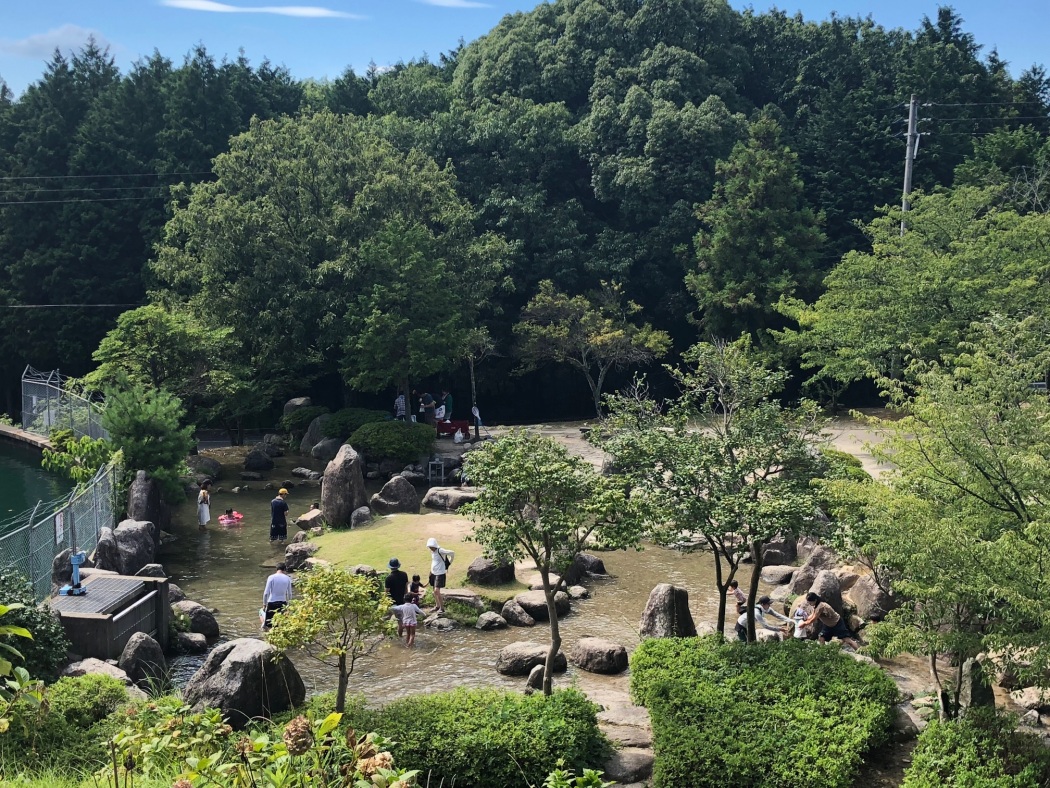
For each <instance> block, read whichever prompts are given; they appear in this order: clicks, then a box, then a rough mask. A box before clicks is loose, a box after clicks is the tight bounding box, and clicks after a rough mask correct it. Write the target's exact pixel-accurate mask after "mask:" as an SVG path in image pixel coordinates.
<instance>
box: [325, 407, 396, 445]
mask: <svg viewBox="0 0 1050 788" xmlns="http://www.w3.org/2000/svg"><path fill="white" fill-rule="evenodd" d="M389 420H390V414H389V413H387V412H386V411H382V410H369V409H368V408H343V409H342V410H337V411H336V412H335V413H333V414H332V418H331V419H329V420H328V421H326V422H325V425H324V430H322V431H323V432H324V436H325V437H326V438H338V439H339V440H341V441H345V440H346V439H347V438H349V437H350V436H351V435H353V434H354V433H355V432H357V431H358V430H359V429H361V428H362V427H363V426H365V425H366V424H377V423H379V422H381V421H389Z"/></svg>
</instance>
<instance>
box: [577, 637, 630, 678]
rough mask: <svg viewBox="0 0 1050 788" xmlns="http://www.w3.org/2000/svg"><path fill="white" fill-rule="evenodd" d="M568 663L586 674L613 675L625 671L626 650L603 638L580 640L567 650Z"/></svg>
mask: <svg viewBox="0 0 1050 788" xmlns="http://www.w3.org/2000/svg"><path fill="white" fill-rule="evenodd" d="M569 661H570V662H572V664H573V665H575V666H576V667H578V668H579V669H580V670H586V671H587V672H588V673H604V674H606V675H615V674H617V673H623V672H624V671H625V670H627V649H626V648H624V647H623V646H622V645H620V644H619V643H616V642H614V641H612V640H606V639H605V638H580V639H579V640H578V641H576V643H574V644H573V646H572V648H571V649H570V650H569Z"/></svg>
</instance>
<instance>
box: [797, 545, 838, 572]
mask: <svg viewBox="0 0 1050 788" xmlns="http://www.w3.org/2000/svg"><path fill="white" fill-rule="evenodd" d="M838 562H839V557H838V556H837V555H835V551H834V550H832V549H831V548H830V547H825V546H824V545H817V546H816V547H814V548H813V552H811V553H810V554H809V558H807V559H806V563H804V564H803V566H809V567H812V568H813V569H816V570H817V571H818V572H819V571H820V570H821V569H834V568H835V565H836V564H838Z"/></svg>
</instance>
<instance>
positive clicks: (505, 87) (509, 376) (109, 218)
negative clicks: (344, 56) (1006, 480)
mask: <svg viewBox="0 0 1050 788" xmlns="http://www.w3.org/2000/svg"><path fill="white" fill-rule="evenodd" d="M1007 65H1008V64H1006V63H1005V62H1003V61H1002V60H1001V59H1000V58H999V57H998V55H997V54H996V53H995V52H994V51H992V52H989V53H983V52H982V50H981V46H980V44H979V43H978V42H977V41H976V40H975V38H974V37H973V36H972V35H971V34H969V33H967V32H966V30H965V26H964V23H963V20H962V19H960V18H959V16H958V15H956V14H955V13H954V12H953V11H952V10H951V9H948V8H943V9H941V10H940V11H939V13H938V15H937V17H936V18H935V19H928V18H927V19H923V20H922V21H921V22H920V23H919V26H918V28H917V29H916V30H914V31H905V30H900V29H894V30H887V29H885V28H883V27H881V26H880V25H878V23H877V21H875V20H872V19H847V18H838V17H833V18H832V19H830V20H826V21H823V22H812V21H806V20H804V19H802V18H801V17H796V16H789V15H786V14H783V13H781V12H771V13H762V14H759V13H755V12H752V11H747V12H743V13H740V12H737V11H734V10H733V9H731V8H730V7H729V5H728V4H727V3H726V2H724V0H646V1H645V2H639V1H638V0H559V1H558V2H554V3H550V4H546V3H545V4H541V5H539V6H537V7H536V8H535V9H534V10H533V11H531V12H529V13H517V14H512V15H508V16H507V17H505V18H504V19H503V21H501V22H500V23H499V25H498V26H497V27H496V28H494V29H493V30H492V31H491V32H490V33H489V34H488V35H486V36H484V37H482V38H481V39H478V40H477V41H474V42H472V43H470V44H467V45H465V46H462V47H461V48H459V49H458V50H456V51H454V52H450V53H447V54H445V55H443V56H441V57H440V58H439V59H438V60H437V61H436V62H435V61H430V60H428V59H425V58H424V59H421V60H419V61H413V62H410V63H407V64H399V65H398V66H397V67H395V68H393V69H391V70H389V71H386V72H383V73H379V71H378V69H374V68H373V69H370V70H369V71H368V73H366V74H364V75H357V74H355V73H353V72H352V71H350V70H347V72H345V73H344V74H343V75H342V76H341V77H339V78H338V79H335V80H332V81H327V82H316V81H309V80H306V81H302V80H299V79H296V78H295V77H293V75H291V74H290V73H288V71H287V70H286V69H284V68H280V67H275V66H273V65H272V64H270V63H268V62H263V63H262V64H260V65H257V66H256V65H253V64H251V63H249V62H248V61H247V60H245V59H244V58H243V57H240V58H237V59H235V60H225V59H224V60H221V61H220V60H217V59H216V58H215V56H214V55H213V54H211V53H209V52H207V51H206V50H205V48H204V47H203V46H201V47H198V48H197V49H195V50H194V51H193V52H191V53H189V54H188V55H187V56H186V58H185V59H184V61H183V62H182V63H181V64H175V63H173V62H171V61H170V60H168V59H167V58H165V57H163V56H161V55H160V54H157V53H155V54H153V55H152V56H150V57H148V58H144V59H142V60H140V61H139V62H138V63H137V64H136V65H135V66H134V67H133V68H132V69H131V70H130V71H129V72H128V73H126V74H121V73H120V71H119V70H118V69H117V68H116V67H115V65H114V62H113V59H112V57H111V56H110V55H109V53H108V52H106V51H104V50H100V49H99V48H98V47H96V46H94V45H88V46H86V47H85V48H84V49H82V50H81V51H80V52H78V53H76V54H75V55H73V56H72V57H70V58H66V57H63V56H62V55H60V54H58V53H56V54H55V55H54V57H53V58H52V59H51V61H50V62H49V63H48V64H47V67H46V70H45V72H44V74H43V76H42V77H41V78H40V79H39V81H37V82H36V83H34V84H32V85H30V86H29V87H28V88H27V89H26V90H25V92H24V93H23V94H22V95H20V96H18V97H17V98H15V97H13V96H12V95H11V93H10V91H9V90H7V88H6V87H4V86H3V85H2V83H0V183H2V184H3V186H0V307H2V308H0V383H2V385H3V390H4V391H5V393H6V403H5V402H4V401H0V406H2V405H5V404H6V410H8V411H10V412H11V413H13V414H15V413H17V411H18V405H17V400H16V395H17V380H18V377H19V375H20V373H21V371H22V368H23V367H24V365H25V364H27V363H28V364H32V365H33V366H36V367H38V368H41V369H46V368H53V367H60V368H61V369H62V370H63V372H67V373H70V374H73V375H83V374H85V373H88V372H89V371H91V370H92V369H93V368H95V367H96V366H97V364H98V363H101V364H102V365H103V367H104V368H108V369H110V370H111V371H112V372H115V371H116V370H117V369H118V368H119V370H121V371H123V372H127V373H129V374H132V375H135V374H140V375H141V376H142V377H145V378H147V379H148V382H150V383H153V384H155V385H165V386H167V387H169V388H172V389H174V390H176V393H179V394H180V396H183V398H184V399H188V400H189V404H190V405H191V407H192V408H193V409H194V410H195V411H196V412H197V415H198V418H199V419H200V418H201V417H203V418H204V419H207V420H212V421H213V422H215V423H220V422H222V423H227V424H228V423H229V422H230V420H237V419H240V418H242V417H252V416H258V415H259V414H263V418H264V419H265V417H266V416H267V415H268V414H271V411H270V408H271V407H272V404H273V403H274V402H278V401H280V400H281V399H282V398H283V397H286V396H289V395H294V394H298V393H302V392H304V391H309V390H311V387H313V390H314V391H315V392H317V391H322V392H325V391H326V392H328V396H329V397H330V398H336V399H342V398H344V397H346V398H350V399H355V398H357V399H359V398H360V397H361V396H362V395H364V396H366V397H367V395H370V394H373V395H374V394H375V393H376V392H384V394H383V398H384V404H387V403H386V402H385V400H386V394H385V392H387V391H389V390H391V389H392V388H393V386H394V385H397V384H401V383H404V382H411V383H412V384H415V383H416V382H429V383H430V384H432V385H436V384H437V381H439V380H441V381H446V380H450V379H452V380H454V381H455V382H456V383H457V384H458V385H459V386H461V387H465V385H466V384H465V382H464V381H465V380H466V378H465V375H466V369H467V368H468V359H469V360H471V361H474V362H479V363H477V364H476V366H477V373H478V379H479V384H478V385H479V392H480V393H482V394H483V398H484V400H485V401H486V402H487V403H488V408H487V410H488V412H489V413H490V414H491V415H492V416H493V417H495V418H504V419H511V418H514V417H515V416H516V417H519V418H521V417H523V416H537V415H539V414H541V413H542V414H543V415H544V416H546V417H553V416H573V415H588V414H589V413H590V412H593V405H592V404H591V402H592V400H591V392H588V390H587V386H586V385H585V382H584V380H583V379H582V378H580V376H579V375H578V373H576V372H574V371H573V370H572V369H571V367H569V366H566V365H562V366H560V367H554V368H551V367H550V366H540V367H538V368H537V365H536V364H529V365H527V367H528V369H530V370H531V371H529V372H528V373H527V374H525V375H523V376H518V375H515V374H513V373H514V372H515V371H518V370H519V369H520V367H521V363H520V353H519V352H518V347H519V339H518V338H519V337H520V336H521V334H522V332H521V331H520V322H521V321H522V320H523V319H524V318H523V315H524V316H526V317H527V316H528V315H529V314H530V311H529V310H530V308H532V309H533V312H535V307H536V301H535V299H536V298H537V297H538V294H545V295H543V297H544V298H545V299H547V302H546V303H547V305H548V306H551V305H553V306H554V307H556V308H557V309H556V310H555V311H558V310H560V311H558V314H559V315H561V317H562V318H563V319H564V322H565V325H570V324H571V326H579V325H600V326H602V327H603V329H602V330H603V331H604V332H605V333H604V334H603V336H608V335H609V330H611V329H615V328H616V326H617V325H619V326H621V327H622V326H627V325H632V324H633V323H642V322H644V323H645V324H646V325H645V326H644V329H645V331H647V332H649V333H650V335H652V332H657V334H656V335H657V336H659V337H662V336H663V335H662V334H659V332H666V334H667V335H668V338H669V349H668V353H667V354H666V355H665V359H668V360H672V359H673V358H674V357H675V356H676V355H677V354H678V353H679V352H681V351H682V350H684V349H685V348H687V347H688V346H690V345H691V344H693V343H695V342H696V341H697V340H698V339H701V338H708V337H712V336H716V337H725V338H734V337H736V336H738V335H740V334H741V333H749V334H751V335H752V337H753V339H754V341H755V344H756V347H759V348H761V349H763V350H764V352H766V353H767V354H769V355H770V356H771V357H773V358H775V359H777V360H778V362H779V363H781V364H782V365H784V366H786V367H788V368H790V369H792V370H794V371H796V372H797V373H799V374H797V375H796V379H797V380H798V381H800V382H801V381H805V380H809V381H811V382H812V383H813V384H815V385H816V389H815V390H816V392H817V393H818V394H820V395H821V396H823V397H825V398H834V397H838V396H841V395H842V393H843V392H844V391H846V390H847V387H848V386H849V384H850V383H851V382H852V381H854V380H863V379H864V378H866V377H867V376H869V375H871V374H873V373H875V372H878V373H884V372H886V371H887V370H889V371H890V372H892V370H893V368H894V365H895V364H897V365H899V364H900V363H901V359H902V358H904V357H906V356H908V355H909V354H914V353H916V352H917V353H918V354H919V355H923V354H925V355H926V356H931V355H933V356H935V355H936V353H938V352H943V351H944V350H945V349H950V348H951V347H954V343H955V341H957V340H958V339H959V338H960V332H965V330H966V329H967V327H968V326H969V324H970V322H971V321H973V320H979V319H981V318H982V317H986V316H987V315H989V314H991V313H993V312H1000V311H1006V312H1011V311H1017V312H1024V310H1025V309H1028V308H1029V307H1031V309H1037V310H1038V309H1044V308H1045V304H1046V303H1047V302H1048V299H1047V297H1046V295H1047V293H1046V288H1047V287H1048V285H1047V284H1046V283H1047V277H1046V275H1045V273H1046V272H1045V268H1046V265H1047V263H1046V259H1045V258H1046V257H1047V251H1046V248H1045V245H1046V241H1047V239H1048V237H1050V230H1048V228H1047V220H1046V216H1047V214H1046V210H1047V204H1046V202H1045V198H1046V190H1045V187H1044V186H1043V184H1042V182H1041V180H1040V177H1041V174H1043V173H1046V171H1047V169H1046V165H1047V163H1048V161H1050V146H1048V144H1047V134H1048V133H1050V79H1048V77H1047V74H1046V72H1045V71H1044V70H1043V69H1042V68H1041V67H1032V68H1029V69H1027V70H1025V71H1023V72H1021V73H1020V76H1018V77H1016V78H1014V77H1012V76H1011V74H1010V71H1009V70H1008V68H1007ZM913 94H914V95H916V96H917V97H918V99H919V101H920V102H921V104H922V107H921V111H920V116H921V122H920V125H919V132H920V133H921V135H922V136H921V144H920V148H919V157H918V161H917V164H916V168H915V187H916V189H917V195H916V198H915V201H914V208H915V210H914V219H913V221H912V223H911V225H910V226H911V228H912V230H913V232H909V233H908V234H907V236H906V237H905V238H903V239H902V238H900V237H899V234H898V233H895V232H894V228H895V227H897V226H899V223H900V216H899V213H895V212H894V209H892V208H889V209H883V206H894V205H897V204H899V202H900V188H901V181H902V170H903V159H904V149H905V145H904V140H903V135H904V133H905V131H906V118H907V103H908V101H909V99H910V96H911V95H913ZM924 195H925V196H924ZM947 226H952V227H955V228H957V229H958V231H959V232H958V233H956V234H952V233H951V232H950V231H948V230H946V229H945V227H947ZM961 281H965V283H966V284H965V287H964V288H963V289H965V290H966V292H959V291H960V287H961V286H960V284H959V283H960V282H961ZM547 282H549V283H550V284H549V285H547V284H543V286H542V287H541V283H547ZM610 293H612V294H613V295H612V296H610V295H609V294H610ZM578 297H582V298H578ZM146 303H150V304H152V305H153V306H151V307H149V308H148V309H146V310H145V311H144V310H141V309H140V310H135V311H131V310H132V308H133V305H140V304H146ZM45 304H77V305H80V304H90V305H108V306H91V307H81V306H75V307H74V306H71V307H68V308H64V309H53V308H42V309H32V308H31V309H26V308H21V307H26V306H30V305H45ZM587 305H590V307H592V308H590V309H588V306H587ZM1031 309H1029V313H1030V311H1031ZM574 310H576V311H574ZM129 312H130V313H129ZM547 313H548V314H549V313H550V310H548V312H547ZM122 314H123V317H121V315H122ZM118 318H121V320H120V325H119V326H118ZM588 321H589V322H588ZM515 326H519V330H518V331H515ZM480 329H483V330H480ZM107 332H112V333H110V334H109V336H108V337H107ZM104 339H105V341H103V340H104ZM100 343H102V344H101V347H100ZM663 345H664V343H663V341H662V339H661V341H660V342H657V343H656V345H654V347H656V346H660V347H661V349H664V348H663ZM917 346H921V347H919V349H918V350H916V347H917ZM592 350H593V348H592ZM93 354H95V357H94V359H93ZM571 354H572V350H571V348H570V350H568V351H566V352H565V353H563V354H562V356H561V357H560V360H571V358H570V357H571ZM584 363H587V362H586V361H585V362H584ZM107 364H108V365H109V367H106V365H107ZM471 366H474V365H471ZM614 367H615V365H614ZM654 368H655V367H654ZM612 374H613V376H614V378H615V374H616V373H615V369H614V370H613V373H612ZM105 377H106V375H105V374H104V373H102V374H99V375H96V380H97V381H98V382H100V383H102V382H105V380H104V378H105ZM614 382H615V381H614ZM463 393H464V394H466V392H463ZM331 404H333V405H339V404H342V403H341V402H333V403H331ZM270 423H272V417H271V419H270Z"/></svg>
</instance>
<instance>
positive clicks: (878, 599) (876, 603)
mask: <svg viewBox="0 0 1050 788" xmlns="http://www.w3.org/2000/svg"><path fill="white" fill-rule="evenodd" d="M849 598H850V599H851V600H852V601H853V604H854V605H855V606H856V608H857V615H858V616H860V617H861V618H863V619H864V620H866V621H881V620H882V619H884V618H885V617H886V615H887V614H888V613H889V612H890V611H891V610H893V608H894V607H895V606H896V599H894V597H893V595H892V594H889V593H887V592H886V591H884V590H883V589H881V588H879V584H878V583H876V582H875V578H874V577H872V576H871V575H865V576H864V577H862V578H860V579H859V580H858V581H857V582H856V583H854V584H853V587H852V588H851V589H850V590H849Z"/></svg>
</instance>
